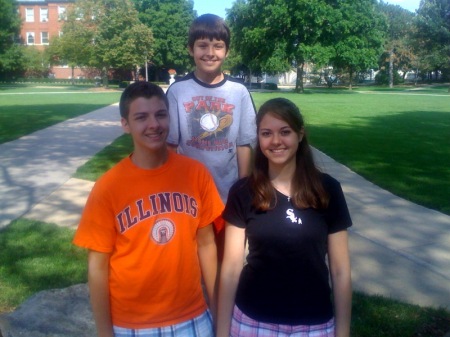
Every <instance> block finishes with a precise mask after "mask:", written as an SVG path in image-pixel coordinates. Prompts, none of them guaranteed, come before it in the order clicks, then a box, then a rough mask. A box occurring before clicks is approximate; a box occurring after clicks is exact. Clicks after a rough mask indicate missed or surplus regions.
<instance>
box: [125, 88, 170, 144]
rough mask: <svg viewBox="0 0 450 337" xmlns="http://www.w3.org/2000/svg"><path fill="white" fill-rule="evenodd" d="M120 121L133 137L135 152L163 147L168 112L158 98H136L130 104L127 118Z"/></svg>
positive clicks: (166, 132)
mask: <svg viewBox="0 0 450 337" xmlns="http://www.w3.org/2000/svg"><path fill="white" fill-rule="evenodd" d="M121 122H122V128H123V130H124V131H125V132H126V133H129V134H131V137H132V138H133V143H134V151H135V152H136V151H147V152H148V151H150V152H158V151H161V150H164V149H165V147H166V138H167V134H168V132H169V112H168V111H167V106H166V104H165V103H164V101H163V100H161V99H160V98H158V97H156V96H153V97H152V98H145V97H139V98H136V99H135V100H134V101H132V102H131V104H130V108H129V113H128V119H125V118H122V120H121Z"/></svg>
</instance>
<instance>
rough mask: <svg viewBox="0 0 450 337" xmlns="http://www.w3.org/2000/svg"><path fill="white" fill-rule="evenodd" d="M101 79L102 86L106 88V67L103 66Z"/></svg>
mask: <svg viewBox="0 0 450 337" xmlns="http://www.w3.org/2000/svg"><path fill="white" fill-rule="evenodd" d="M102 81H103V88H108V85H109V83H108V68H107V67H103V69H102Z"/></svg>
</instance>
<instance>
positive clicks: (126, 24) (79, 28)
mask: <svg viewBox="0 0 450 337" xmlns="http://www.w3.org/2000/svg"><path fill="white" fill-rule="evenodd" d="M54 44H55V46H54V50H55V51H56V52H57V53H59V56H60V57H61V58H62V59H63V60H65V61H66V62H68V63H69V64H71V65H72V66H91V67H95V68H97V69H100V70H102V71H103V73H104V75H106V74H107V72H108V70H109V69H111V68H114V69H122V70H125V69H126V70H131V69H135V68H136V67H138V66H140V65H142V64H143V63H145V60H146V59H148V58H150V57H151V56H152V54H153V34H152V32H151V30H150V29H149V28H148V27H147V26H145V25H144V24H142V23H141V22H140V21H139V19H138V12H137V11H136V9H135V8H134V5H133V3H132V2H131V0H108V1H105V0H78V1H77V2H76V6H75V7H74V8H73V9H72V10H71V11H70V12H69V13H68V18H67V21H66V22H65V24H64V26H63V35H62V37H61V38H60V39H59V41H58V40H57V41H55V43H54ZM105 78H106V77H105ZM105 84H107V83H105Z"/></svg>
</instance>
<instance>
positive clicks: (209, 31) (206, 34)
mask: <svg viewBox="0 0 450 337" xmlns="http://www.w3.org/2000/svg"><path fill="white" fill-rule="evenodd" d="M205 38H206V39H210V40H212V39H216V40H219V41H224V42H225V46H226V48H227V51H228V50H229V49H230V29H229V28H228V26H227V24H226V23H225V21H224V19H222V18H221V17H220V16H217V15H214V14H203V15H201V16H199V17H198V18H197V19H195V20H194V21H193V22H192V24H191V28H190V29H189V37H188V45H189V47H190V48H191V49H192V48H194V43H195V41H196V40H199V39H205Z"/></svg>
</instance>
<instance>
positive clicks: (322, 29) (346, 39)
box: [227, 0, 384, 92]
mask: <svg viewBox="0 0 450 337" xmlns="http://www.w3.org/2000/svg"><path fill="white" fill-rule="evenodd" d="M376 4H377V2H376V0H341V1H337V0H248V1H246V0H238V1H236V2H235V3H234V5H233V7H232V8H231V10H230V11H229V13H228V16H227V19H228V21H229V22H230V26H231V27H232V31H233V34H234V35H233V36H234V39H235V45H236V47H237V48H238V50H239V52H240V53H241V55H242V60H243V61H244V63H245V64H246V65H248V66H249V67H250V68H252V70H254V69H257V70H260V71H264V72H267V73H276V72H283V71H287V70H289V69H290V68H291V67H295V68H296V69H297V83H296V91H298V92H302V91H303V73H304V71H303V69H304V66H305V64H306V63H313V64H315V65H316V66H318V67H321V66H325V65H327V64H328V63H330V64H331V65H333V67H334V68H335V69H341V70H345V71H347V72H348V73H349V74H350V78H352V76H353V74H354V73H355V72H356V71H360V70H367V69H368V68H370V67H371V66H375V65H376V64H377V60H378V56H379V54H380V52H381V50H380V47H381V45H382V43H383V28H384V27H383V22H384V21H383V18H382V17H381V15H380V14H379V13H378V12H377V11H376V8H375V6H376ZM350 88H351V86H350Z"/></svg>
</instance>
